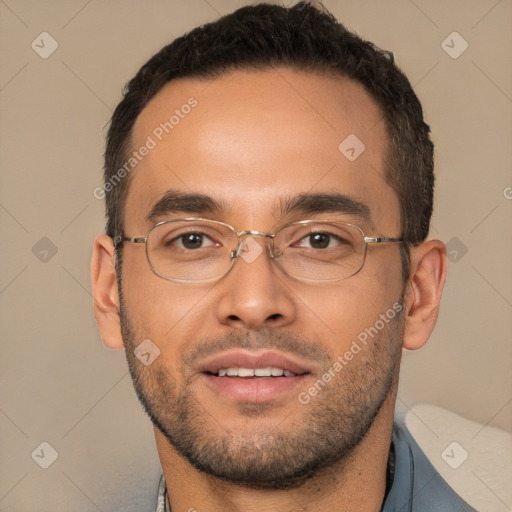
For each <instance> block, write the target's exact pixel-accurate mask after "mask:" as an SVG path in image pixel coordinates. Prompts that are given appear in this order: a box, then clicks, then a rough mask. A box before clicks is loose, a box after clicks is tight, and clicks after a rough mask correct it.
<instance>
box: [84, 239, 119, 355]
mask: <svg viewBox="0 0 512 512" xmlns="http://www.w3.org/2000/svg"><path fill="white" fill-rule="evenodd" d="M91 282H92V291H93V298H94V316H95V318H96V323H97V324H98V327H99V330H100V334H101V338H102V340H103V343H104V344H105V345H106V346H107V347H108V348H111V349H120V348H123V346H124V345H123V338H122V335H121V326H120V320H119V293H118V289H117V278H116V272H115V265H114V245H113V242H112V239H111V238H110V237H109V236H107V235H100V236H98V237H97V238H96V240H95V241H94V246H93V252H92V259H91Z"/></svg>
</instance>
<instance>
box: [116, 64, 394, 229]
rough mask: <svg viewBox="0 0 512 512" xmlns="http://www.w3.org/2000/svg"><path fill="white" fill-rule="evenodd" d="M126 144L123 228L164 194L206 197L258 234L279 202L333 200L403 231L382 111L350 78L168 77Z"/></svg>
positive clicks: (137, 223) (138, 225) (283, 72)
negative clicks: (351, 202)
mask: <svg viewBox="0 0 512 512" xmlns="http://www.w3.org/2000/svg"><path fill="white" fill-rule="evenodd" d="M131 142H132V150H133V151H135V152H137V155H136V158H137V163H136V166H135V167H134V170H133V172H132V174H131V183H130V187H129V191H128V196H127V200H126V210H125V211H126V214H125V225H126V226H127V229H128V226H130V227H133V229H143V228H144V227H145V225H144V222H145V217H146V216H147V214H148V212H149V211H150V209H151V208H152V206H153V205H154V204H155V203H156V202H157V201H158V200H159V199H160V198H161V197H162V195H164V194H165V193H166V192H167V191H169V190H174V191H180V192H184V193H196V194H204V195H207V196H209V197H212V198H213V199H215V201H217V202H218V203H220V204H222V205H224V206H225V215H226V217H225V218H223V219H222V220H225V221H228V222H232V223H234V222H235V221H236V220H237V219H238V220H240V222H242V223H245V224H246V223H247V222H249V223H257V224H258V226H260V227H262V223H265V222H267V221H268V219H265V217H268V216H269V215H270V214H271V212H272V215H275V211H276V209H275V205H276V204H279V203H280V202H281V203H282V202H283V200H287V199H288V198H290V197H294V196H297V195H301V194H307V193H339V194H344V195H347V196H349V197H351V198H354V199H356V200H358V201H359V202H362V203H364V204H366V205H368V207H369V209H370V211H371V215H372V218H373V219H378V220H379V222H377V221H375V223H376V224H379V225H381V224H384V225H386V227H388V228H389V229H393V227H395V226H398V224H399V219H398V216H399V213H398V212H399V208H398V199H397V197H396V194H395V192H394V191H393V190H392V189H391V188H390V187H389V185H388V184H387V183H386V181H385V179H384V174H385V154H386V147H387V143H388V141H387V134H386V129H385V124H384V121H383V117H382V114H381V112H380V109H379V107H378V105H377V104H376V103H375V101H374V100H373V99H372V97H371V96H370V95H369V94H368V93H367V92H366V90H365V89H364V87H363V86H361V85H360V84H358V83H356V82H354V81H352V80H350V79H346V78H343V77H340V76H325V75H319V74H313V73H305V72H302V71H295V70H292V69H289V68H276V69H274V68H272V69H268V70H263V71H242V70H237V71H233V72H230V73H227V74H225V75H223V76H221V77H220V78H217V79H215V80H212V81H204V80H198V79H190V78H189V79H178V80H174V81H172V82H170V83H169V84H167V85H166V86H165V87H164V88H162V90H161V91H159V93H158V94H157V95H156V96H155V97H154V98H153V99H152V100H151V101H150V102H149V104H148V105H147V106H146V108H145V109H144V110H143V111H142V112H141V114H140V115H139V117H138V118H137V121H136V123H135V125H134V128H133V132H132V140H131ZM144 148H147V150H144ZM142 153H144V155H142ZM228 216H230V217H231V218H227V217H228ZM255 227H257V226H254V225H251V226H249V228H255ZM244 229H245V228H244Z"/></svg>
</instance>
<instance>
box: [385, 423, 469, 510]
mask: <svg viewBox="0 0 512 512" xmlns="http://www.w3.org/2000/svg"><path fill="white" fill-rule="evenodd" d="M392 443H393V449H394V452H395V474H394V478H393V484H392V486H391V489H390V491H389V494H388V496H387V498H386V500H385V504H384V507H383V509H382V511H383V512H409V511H411V512H430V511H432V512H475V509H473V508H472V507H470V506H469V505H468V504H467V503H466V502H465V501H464V500H463V499H462V498H461V497H460V496H459V495H458V494H457V493H455V491H454V490H453V489H452V488H451V487H450V486H449V485H448V484H447V483H446V481H445V480H444V479H443V478H442V477H441V475H440V474H439V473H438V472H437V470H436V469H435V468H434V466H433V465H432V464H431V463H430V461H429V460H428V458H427V457H426V455H425V454H424V453H423V451H422V450H421V448H420V447H419V446H418V444H417V443H416V441H415V440H414V438H413V437H412V436H411V434H410V433H409V431H408V430H407V429H406V428H405V426H404V425H401V424H399V423H395V424H394V427H393V441H392Z"/></svg>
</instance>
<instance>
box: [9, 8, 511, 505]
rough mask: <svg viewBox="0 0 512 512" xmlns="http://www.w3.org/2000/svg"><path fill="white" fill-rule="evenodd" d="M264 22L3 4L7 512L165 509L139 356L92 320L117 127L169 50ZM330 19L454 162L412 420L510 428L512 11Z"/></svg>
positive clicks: (440, 187)
mask: <svg viewBox="0 0 512 512" xmlns="http://www.w3.org/2000/svg"><path fill="white" fill-rule="evenodd" d="M249 3H250V2H248V1H243V0H208V2H207V1H203V0H189V1H185V0H170V1H169V0H168V1H163V0H150V1H146V2H142V1H135V0H123V1H121V0H90V1H86V0H72V1H70V0H67V1H64V0H55V1H43V0H41V1H35V0H31V1H28V0H1V1H0V52H1V53H0V55H1V70H0V107H1V119H0V140H1V143H2V148H1V152H0V165H1V177H0V180H1V181H0V223H1V242H0V243H1V259H0V308H1V309H0V315H1V316H0V321H1V330H0V333H1V349H0V351H1V353H0V356H1V358H0V371H1V373H0V438H1V444H0V450H1V451H0V461H1V462H0V510H1V511H14V512H22V511H23V512H24V511H27V512H28V511H31V512H36V511H37V512H45V511H61V510H62V511H70V510H73V511H97V510H101V511H104V512H107V511H110V510H124V511H138V510H149V509H148V508H147V507H148V505H147V503H148V499H149V502H151V500H152V496H153V495H154V493H155V486H156V482H157V478H158V475H159V466H158V461H157V458H156V452H155V449H154V446H153V437H152V430H151V426H150V424H149V420H147V419H146V418H145V417H144V415H143V413H142V412H141V407H140V406H139V403H138V401H137V400H136V398H135V395H134V393H133V391H132V388H131V381H130V377H129V375H128V374H127V370H126V366H125V360H124V354H123V353H122V352H113V351H109V350H107V349H105V348H104V347H103V345H102V343H101V340H100V338H99V336H98V333H97V330H96V327H95V323H94V319H93V314H92V300H91V291H90V290H91V287H90V283H89V258H90V253H91V244H92V241H93V238H94V236H95V235H96V234H98V233H100V232H101V231H102V229H103V222H104V221H103V204H102V203H101V201H99V200H97V199H95V197H94V196H93V189H94V188H95V187H97V186H98V185H100V184H101V166H102V154H103V149H104V135H105V124H106V123H107V121H108V119H109V117H110V115H111V112H112V110H113V109H114V107H115V105H116V104H117V102H118V101H119V99H120V94H121V88H122V86H123V85H124V83H125V82H126V81H127V80H128V79H129V78H131V76H132V75H133V74H134V73H135V72H136V70H137V69H138V68H139V67H140V65H142V64H143V63H144V62H145V61H146V60H147V58H149V57H150V56H151V55H152V54H153V53H154V52H155V51H157V50H158V49H159V48H160V47H161V46H163V45H164V44H166V43H168V42H169V41H170V40H172V39H173V38H174V37H176V36H178V35H180V34H182V33H183V32H184V31H185V30H188V29H190V28H192V27H194V26H196V25H198V24H201V23H204V22H207V21H209V20H213V19H215V18H217V17H218V16H219V14H223V13H227V12H229V11H230V10H233V9H234V8H236V7H238V6H242V5H246V4H249ZM325 5H326V6H327V7H328V8H329V9H330V10H331V11H332V12H334V13H335V14H336V15H337V17H338V18H339V19H340V20H342V21H343V22H344V23H345V24H346V25H347V26H348V27H349V28H352V29H355V30H356V31H357V32H358V33H360V34H361V35H363V36H365V37H367V38H369V39H371V40H373V41H374V42H375V43H376V44H377V45H379V46H380V47H382V48H385V49H390V50H392V51H393V52H394V53H395V58H396V60H397V61H398V63H399V64H400V66H401V67H402V68H403V69H404V70H405V72H406V73H407V74H408V76H409V78H410V79H411V82H412V83H413V84H415V86H416V90H417V93H418V94H419V96H420V99H421V100H422V102H423V104H424V107H425V112H426V118H427V122H429V124H430V125H431V127H432V131H433V137H434V139H435V143H436V148H437V176H438V179H437V193H436V213H435V216H434V219H433V226H432V231H431V236H432V237H436V238H440V239H442V240H444V241H445V242H448V247H449V252H450V253H451V255H450V258H451V260H452V261H450V263H449V279H448V283H447V287H446V292H445V296H444V300H443V305H442V312H441V315H440V318H439V323H438V327H437V329H436V331H435V333H434V335H433V336H432V338H431V340H430V342H429V344H428V345H427V347H425V348H424V349H422V350H421V351H418V352H415V353H407V354H405V360H404V366H403V372H402V382H401V388H400V402H401V404H402V405H403V406H404V407H405V408H408V407H412V406H413V405H414V404H417V403H420V402H429V403H434V404H437V405H440V406H442V407H445V408H447V409H450V410H452V411H454V412H456V413H459V414H461V415H463V416H465V417H467V418H469V419H472V420H475V421H478V422H480V423H481V424H482V425H487V424H488V425H490V426H499V427H501V428H505V429H510V427H511V425H512V377H511V371H510V368H511V361H512V348H511V342H510V341H511V332H512V329H511V328H512V321H511V318H512V315H511V312H512V270H511V269H512V265H511V261H512V259H511V256H512V251H511V248H512V244H511V236H510V233H511V227H512V226H511V224H512V222H511V219H512V216H511V214H512V175H511V173H510V169H511V162H512V149H511V148H512V144H511V128H512V68H511V66H510V62H511V48H512V34H511V26H512V3H511V2H510V0H502V1H497V0H478V1H477V0H471V1H468V0H457V1H450V2H447V1H445V0H433V1H425V0H415V2H413V1H407V0H387V1H381V0H371V1H370V0H366V1H354V0H352V1H350V0H331V1H328V0H327V1H325ZM43 31H46V32H48V33H49V34H50V35H51V36H52V37H53V38H54V39H55V41H56V42H57V43H58V48H57V50H56V51H55V52H54V53H53V54H51V55H50V56H49V57H48V58H46V59H43V58H42V57H41V56H40V55H39V54H38V53H37V52H36V50H37V51H39V53H43V54H44V52H45V51H49V50H50V49H51V42H50V40H49V39H48V38H47V37H48V36H41V37H45V43H44V48H43V44H41V37H38V36H39V34H41V32H43ZM454 31H456V32H458V33H459V34H460V35H461V36H462V37H463V39H464V40H465V41H467V43H468V45H469V46H468V48H467V50H466V51H465V52H464V53H462V54H461V55H460V56H458V58H452V57H451V56H450V55H448V54H447V53H446V52H445V50H443V47H442V42H443V40H445V38H446V37H447V36H448V35H449V34H451V33H452V32H454ZM452 38H453V37H452ZM34 40H35V44H39V47H37V46H36V47H35V48H36V49H35V50H34V49H33V48H32V47H31V43H32V41H34ZM448 41H450V43H449V44H450V45H451V46H453V47H454V48H453V49H452V50H451V51H452V52H457V51H458V50H460V49H461V48H462V46H461V45H462V44H463V42H462V40H460V39H457V36H456V39H455V40H454V43H453V44H452V43H451V40H450V39H449V40H448ZM45 251H47V252H45ZM55 251H56V252H55ZM54 252H55V254H53V253H54ZM41 442H48V443H49V444H50V445H51V446H52V447H53V448H54V449H55V450H56V451H57V452H58V458H57V460H56V461H55V463H54V464H52V465H51V466H50V467H49V468H48V469H46V470H44V469H42V468H40V467H39V466H38V465H37V464H36V463H35V462H34V460H33V459H32V458H31V453H32V452H33V450H35V449H36V448H38V447H39V445H40V443H41ZM40 449H41V448H39V450H40ZM43 449H44V447H43ZM37 453H41V452H40V451H36V454H37ZM46 453H47V454H48V453H50V452H49V449H48V448H47V452H46ZM47 460H48V459H47ZM40 461H41V460H40ZM475 485H482V484H481V483H480V484H479V483H478V481H477V480H476V479H475ZM112 503H116V505H115V506H114V505H112ZM508 506H512V505H511V504H510V503H509V504H508ZM496 510H498V509H496ZM500 510H507V508H503V509H500ZM508 510H510V508H508Z"/></svg>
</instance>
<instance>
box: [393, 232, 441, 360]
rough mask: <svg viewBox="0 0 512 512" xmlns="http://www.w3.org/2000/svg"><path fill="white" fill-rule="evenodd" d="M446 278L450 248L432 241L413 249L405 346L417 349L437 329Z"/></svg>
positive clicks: (407, 296) (406, 314)
mask: <svg viewBox="0 0 512 512" xmlns="http://www.w3.org/2000/svg"><path fill="white" fill-rule="evenodd" d="M445 280H446V247H445V245H444V244H443V242H441V241H440V240H429V241H427V242H424V243H422V244H421V245H419V246H417V247H414V248H413V249H412V250H411V272H410V277H409V282H408V285H407V290H406V296H405V329H404V337H403V347H404V348H406V349H409V350H416V349H418V348H421V347H423V346H424V345H425V343H426V342H427V340H428V338H429V337H430V334H431V333H432V331H433V330H434V327H435V325H436V322H437V316H438V313H439V305H440V302H441V295H442V292H443V286H444V283H445Z"/></svg>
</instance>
